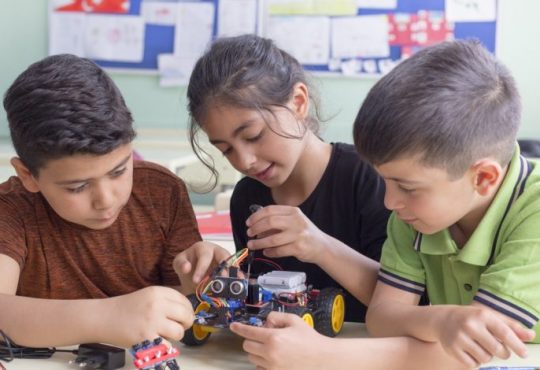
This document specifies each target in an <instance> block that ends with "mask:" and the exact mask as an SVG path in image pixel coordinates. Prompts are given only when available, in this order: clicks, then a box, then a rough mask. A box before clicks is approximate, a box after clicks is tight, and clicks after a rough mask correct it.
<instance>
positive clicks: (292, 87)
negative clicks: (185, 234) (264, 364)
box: [188, 35, 389, 321]
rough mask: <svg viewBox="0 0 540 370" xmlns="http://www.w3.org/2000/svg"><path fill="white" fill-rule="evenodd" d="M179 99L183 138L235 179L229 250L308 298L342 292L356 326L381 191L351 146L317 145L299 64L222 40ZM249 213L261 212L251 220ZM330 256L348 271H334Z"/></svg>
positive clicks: (378, 237) (377, 248)
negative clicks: (342, 260)
mask: <svg viewBox="0 0 540 370" xmlns="http://www.w3.org/2000/svg"><path fill="white" fill-rule="evenodd" d="M188 99H189V111H190V114H191V118H192V119H191V133H192V135H191V137H192V138H194V137H195V134H196V133H197V131H199V130H201V129H202V130H203V131H204V132H205V133H206V135H207V136H208V139H209V141H210V143H212V144H214V145H215V146H216V147H217V148H218V149H219V150H220V151H221V152H223V155H224V156H225V158H227V160H228V161H229V162H230V163H231V165H232V166H233V167H234V168H235V169H237V170H238V171H239V172H241V173H242V174H243V175H245V177H244V178H243V179H242V180H240V182H239V183H238V184H237V185H236V186H235V188H234V192H233V194H232V198H231V204H230V210H231V222H232V226H233V234H234V241H235V245H236V248H237V249H243V248H245V247H246V246H247V247H249V248H250V249H251V250H254V251H255V256H256V257H257V258H261V259H262V258H264V259H266V260H268V259H270V260H271V262H270V263H272V262H273V263H277V264H278V265H279V266H280V267H281V268H283V269H284V270H288V271H303V272H305V273H306V275H307V282H308V283H309V284H312V285H313V286H314V287H315V288H327V287H337V288H343V289H344V294H345V301H346V304H345V308H346V312H345V319H346V320H347V321H364V317H365V312H366V307H365V303H366V302H367V301H368V300H369V298H368V297H369V296H371V292H372V289H373V285H374V283H375V277H376V271H377V270H378V263H377V262H376V261H378V260H379V258H380V253H381V247H382V243H383V242H384V240H385V238H386V223H387V219H388V216H389V212H388V210H387V209H386V208H385V207H384V204H383V196H384V183H383V181H382V179H381V178H380V177H379V176H378V175H377V173H376V172H375V171H374V170H373V168H372V167H371V166H369V165H368V164H367V163H366V162H364V161H362V160H361V159H360V158H359V157H358V154H357V153H356V151H355V148H354V146H353V145H351V144H345V143H327V142H325V141H323V140H322V139H321V138H320V136H319V132H318V131H319V126H320V122H319V119H318V115H317V114H316V112H317V111H318V108H317V105H316V99H314V91H313V90H312V89H311V88H310V86H309V83H308V78H307V76H306V74H305V72H304V70H303V68H302V66H301V64H300V63H299V62H298V61H297V60H296V59H295V58H293V57H292V56H290V55H289V54H287V53H286V52H285V51H283V50H281V49H279V48H278V47H277V46H276V45H275V44H274V43H273V42H272V40H269V39H265V38H262V37H258V36H254V35H243V36H237V37H228V38H222V39H219V40H216V42H215V43H214V44H213V45H212V46H211V48H210V49H209V50H208V51H207V52H206V53H205V54H204V55H203V56H202V57H201V58H200V59H199V61H198V62H197V64H196V66H195V68H194V70H193V73H192V75H191V79H190V83H189V86H188ZM194 144H195V142H194ZM193 146H194V148H197V146H196V145H193ZM253 204H257V205H260V206H263V207H264V208H262V209H261V210H259V211H257V212H256V213H255V214H253V215H251V211H250V205H253ZM255 237H257V238H256V239H255ZM250 239H251V240H250ZM334 254H339V255H342V256H347V258H349V259H352V260H355V261H357V262H358V265H355V268H354V270H352V271H349V270H346V269H343V268H342V267H341V266H338V265H336V264H334V263H333V262H332V261H333V259H334V258H335V256H334ZM266 268H268V266H267V265H265V264H264V263H255V264H253V266H252V270H251V272H254V273H256V274H259V273H261V272H266V271H265V270H263V269H266ZM271 269H272V268H271ZM273 269H276V267H273ZM340 276H344V278H343V279H341V280H342V282H341V283H338V282H337V280H338V279H340ZM347 278H348V279H347ZM358 282H362V284H361V285H359V284H358ZM347 291H348V292H347ZM349 292H350V293H351V294H349Z"/></svg>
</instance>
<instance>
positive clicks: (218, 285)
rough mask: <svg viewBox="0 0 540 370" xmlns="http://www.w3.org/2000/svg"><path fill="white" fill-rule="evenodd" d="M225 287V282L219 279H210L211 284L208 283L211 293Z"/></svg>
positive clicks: (216, 292) (219, 291) (217, 292)
mask: <svg viewBox="0 0 540 370" xmlns="http://www.w3.org/2000/svg"><path fill="white" fill-rule="evenodd" d="M224 288H225V284H224V283H223V281H221V280H214V281H212V284H211V285H210V290H211V291H212V293H215V294H219V293H221V292H222V291H223V289H224Z"/></svg>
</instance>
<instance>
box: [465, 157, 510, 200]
mask: <svg viewBox="0 0 540 370" xmlns="http://www.w3.org/2000/svg"><path fill="white" fill-rule="evenodd" d="M472 170H473V174H474V187H475V189H476V191H477V193H478V194H480V195H482V196H486V195H490V194H491V193H492V192H493V191H497V189H498V185H499V184H500V182H501V181H502V177H503V175H504V174H503V168H502V167H501V165H500V164H499V162H497V161H495V160H493V159H489V158H483V159H480V160H479V161H478V162H476V163H475V164H474V165H473V166H472Z"/></svg>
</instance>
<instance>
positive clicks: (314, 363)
mask: <svg viewBox="0 0 540 370" xmlns="http://www.w3.org/2000/svg"><path fill="white" fill-rule="evenodd" d="M265 326H266V327H263V328H261V327H255V326H249V325H244V324H240V323H233V324H231V327H230V328H231V330H232V331H233V332H234V333H236V334H238V335H240V336H242V337H244V338H245V340H244V344H243V348H244V350H245V351H246V352H247V353H248V358H249V361H250V362H251V363H253V364H254V365H255V366H257V369H266V370H281V369H283V370H286V369H291V368H293V369H297V370H302V369H306V370H307V369H309V370H312V369H317V368H320V367H319V365H320V364H321V361H320V359H318V358H317V356H318V355H320V354H321V353H325V352H326V351H325V349H326V348H327V342H328V340H329V338H327V337H324V336H322V335H321V334H319V333H317V332H316V331H315V330H314V329H313V328H311V327H309V326H308V325H307V324H306V323H305V322H304V321H303V320H302V319H301V318H300V317H298V316H296V315H293V314H290V313H283V312H271V313H270V314H269V315H268V318H267V320H266V324H265Z"/></svg>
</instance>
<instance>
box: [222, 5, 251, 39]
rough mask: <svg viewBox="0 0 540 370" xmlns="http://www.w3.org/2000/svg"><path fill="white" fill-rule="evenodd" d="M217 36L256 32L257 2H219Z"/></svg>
mask: <svg viewBox="0 0 540 370" xmlns="http://www.w3.org/2000/svg"><path fill="white" fill-rule="evenodd" d="M218 14H219V16H218V29H217V33H218V36H238V35H243V34H245V33H255V32H256V31H257V0H219V6H218Z"/></svg>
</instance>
